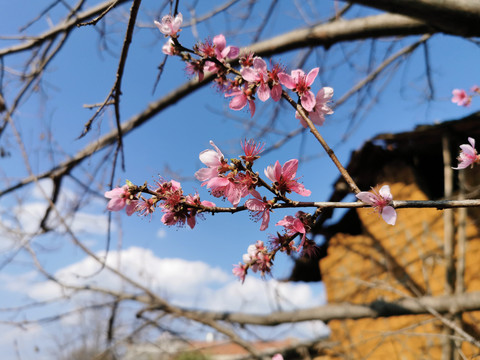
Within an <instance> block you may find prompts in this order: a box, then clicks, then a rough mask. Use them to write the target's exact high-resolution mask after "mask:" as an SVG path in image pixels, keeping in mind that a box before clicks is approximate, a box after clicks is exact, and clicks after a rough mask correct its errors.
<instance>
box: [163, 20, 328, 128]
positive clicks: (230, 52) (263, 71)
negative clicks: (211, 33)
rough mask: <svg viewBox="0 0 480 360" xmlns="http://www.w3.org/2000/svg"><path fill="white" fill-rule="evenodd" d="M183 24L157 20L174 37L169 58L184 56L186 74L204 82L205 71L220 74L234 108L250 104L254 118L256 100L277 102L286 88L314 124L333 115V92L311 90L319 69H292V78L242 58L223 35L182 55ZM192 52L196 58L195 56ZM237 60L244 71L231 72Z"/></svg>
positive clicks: (219, 83)
mask: <svg viewBox="0 0 480 360" xmlns="http://www.w3.org/2000/svg"><path fill="white" fill-rule="evenodd" d="M182 21H183V17H182V15H181V14H178V15H177V16H176V17H175V18H173V17H172V16H171V15H166V16H164V17H163V18H162V21H161V22H158V21H155V25H156V26H157V27H158V29H159V30H160V31H161V32H162V34H164V35H165V36H171V38H170V39H169V40H168V41H167V43H166V44H165V45H164V46H163V48H162V51H163V52H164V53H165V54H167V55H181V56H182V58H183V60H184V61H185V62H186V64H187V65H186V72H187V73H188V74H189V75H196V76H198V79H199V80H200V81H202V80H203V79H204V76H205V71H208V72H211V73H214V74H217V77H216V79H215V82H216V84H217V86H218V88H219V89H221V90H222V91H223V92H224V93H225V97H231V100H230V103H229V107H230V109H232V110H242V109H243V108H245V107H246V106H247V105H248V109H249V111H250V114H251V116H253V115H254V114H255V109H256V106H255V100H256V97H258V99H260V101H262V102H265V101H267V100H268V99H270V98H272V99H273V101H279V100H280V98H281V97H282V94H283V91H284V90H283V88H282V85H283V86H284V87H285V88H286V89H289V90H291V91H293V92H295V93H296V94H297V95H298V98H299V102H300V104H301V105H302V106H303V108H304V109H305V111H306V113H307V115H308V116H309V117H310V119H311V120H312V122H313V123H314V124H317V125H323V123H324V121H325V115H330V114H332V113H333V110H332V109H331V107H330V106H329V101H330V100H331V98H332V96H333V89H332V88H330V87H324V88H321V89H320V90H319V91H318V93H317V95H316V96H315V95H314V93H313V92H312V91H311V86H312V84H313V82H314V81H315V78H316V77H317V74H318V72H319V68H318V67H317V68H314V69H312V70H311V71H310V72H309V73H308V74H305V73H304V71H303V70H301V69H297V70H292V71H291V73H290V75H289V74H287V73H285V71H284V68H283V67H282V66H280V65H279V64H276V63H271V64H270V67H269V66H267V63H266V62H265V60H263V59H262V58H261V57H259V56H255V55H254V54H253V53H251V52H250V53H246V54H244V55H242V56H240V49H239V48H238V47H236V46H227V42H226V39H225V36H224V35H222V34H220V35H217V36H215V37H214V38H213V40H210V39H208V40H206V41H204V42H203V43H199V44H197V45H195V46H194V48H193V50H192V51H191V52H182V50H185V48H180V46H179V43H178V39H177V38H178V32H179V31H180V26H181V23H182ZM172 39H173V40H172ZM192 53H193V54H194V55H196V57H195V56H192ZM237 58H239V63H240V65H241V69H240V71H231V70H232V69H231V68H230V67H229V66H228V65H227V61H228V60H233V59H237ZM229 73H235V74H236V75H235V76H234V78H233V79H230V78H228V77H227V75H228V74H229ZM295 116H296V118H298V119H299V120H300V122H301V124H302V125H303V126H304V127H307V124H306V122H305V120H304V119H303V117H302V116H300V114H298V112H297V113H296V115H295Z"/></svg>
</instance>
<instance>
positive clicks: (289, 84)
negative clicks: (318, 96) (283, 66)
mask: <svg viewBox="0 0 480 360" xmlns="http://www.w3.org/2000/svg"><path fill="white" fill-rule="evenodd" d="M318 71H319V68H318V67H317V68H314V69H312V70H311V71H310V72H309V73H308V74H307V75H305V73H304V72H303V70H300V69H298V70H292V72H291V75H288V74H285V73H280V74H278V77H279V79H280V83H282V84H283V85H284V86H285V87H286V88H288V89H290V90H293V91H295V92H296V93H297V94H298V96H299V97H300V103H301V104H302V106H303V107H304V109H305V110H307V111H308V112H310V111H312V110H313V108H314V106H315V95H314V94H313V93H312V92H311V91H310V86H311V85H312V84H313V81H314V80H315V78H316V77H317V74H318Z"/></svg>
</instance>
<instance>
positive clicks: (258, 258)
mask: <svg viewBox="0 0 480 360" xmlns="http://www.w3.org/2000/svg"><path fill="white" fill-rule="evenodd" d="M272 256H273V255H272V253H270V252H269V251H268V249H267V248H266V247H265V245H264V244H263V241H260V240H258V241H257V242H256V243H255V244H254V245H250V246H249V247H248V248H247V253H246V254H243V264H242V263H238V265H234V266H233V270H232V272H233V274H234V275H235V276H237V277H238V278H239V279H240V280H241V281H242V282H244V281H245V276H246V275H247V269H248V268H250V269H252V270H253V272H257V271H260V274H261V275H262V276H265V275H266V274H269V273H270V271H271V267H272V265H273V263H272Z"/></svg>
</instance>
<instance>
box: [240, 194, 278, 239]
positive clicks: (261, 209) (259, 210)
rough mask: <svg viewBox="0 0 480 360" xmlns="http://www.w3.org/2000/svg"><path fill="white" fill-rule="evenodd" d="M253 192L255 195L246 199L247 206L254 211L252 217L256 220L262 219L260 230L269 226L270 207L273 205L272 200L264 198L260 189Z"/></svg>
mask: <svg viewBox="0 0 480 360" xmlns="http://www.w3.org/2000/svg"><path fill="white" fill-rule="evenodd" d="M251 194H252V195H253V196H254V198H253V199H248V200H247V201H245V206H246V207H247V209H248V210H250V211H251V212H252V218H253V219H254V220H255V221H258V220H260V219H262V224H261V225H260V231H264V230H265V229H267V228H268V223H269V222H270V212H271V210H270V209H271V207H272V205H271V204H270V202H268V201H266V200H265V199H264V198H262V197H261V196H260V194H259V193H258V191H256V190H254V191H252V192H251Z"/></svg>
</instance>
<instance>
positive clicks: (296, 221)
mask: <svg viewBox="0 0 480 360" xmlns="http://www.w3.org/2000/svg"><path fill="white" fill-rule="evenodd" d="M302 219H304V213H303V212H302V211H297V213H296V214H295V216H291V215H287V216H285V217H284V218H283V219H282V220H280V221H279V222H277V223H276V224H275V225H276V226H283V227H284V228H285V232H286V234H287V235H288V236H293V235H295V234H297V233H299V234H302V241H301V242H300V245H299V246H298V248H297V251H300V249H301V248H302V246H303V243H304V242H305V240H306V236H307V227H306V226H305V223H304V222H303V220H302Z"/></svg>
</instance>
